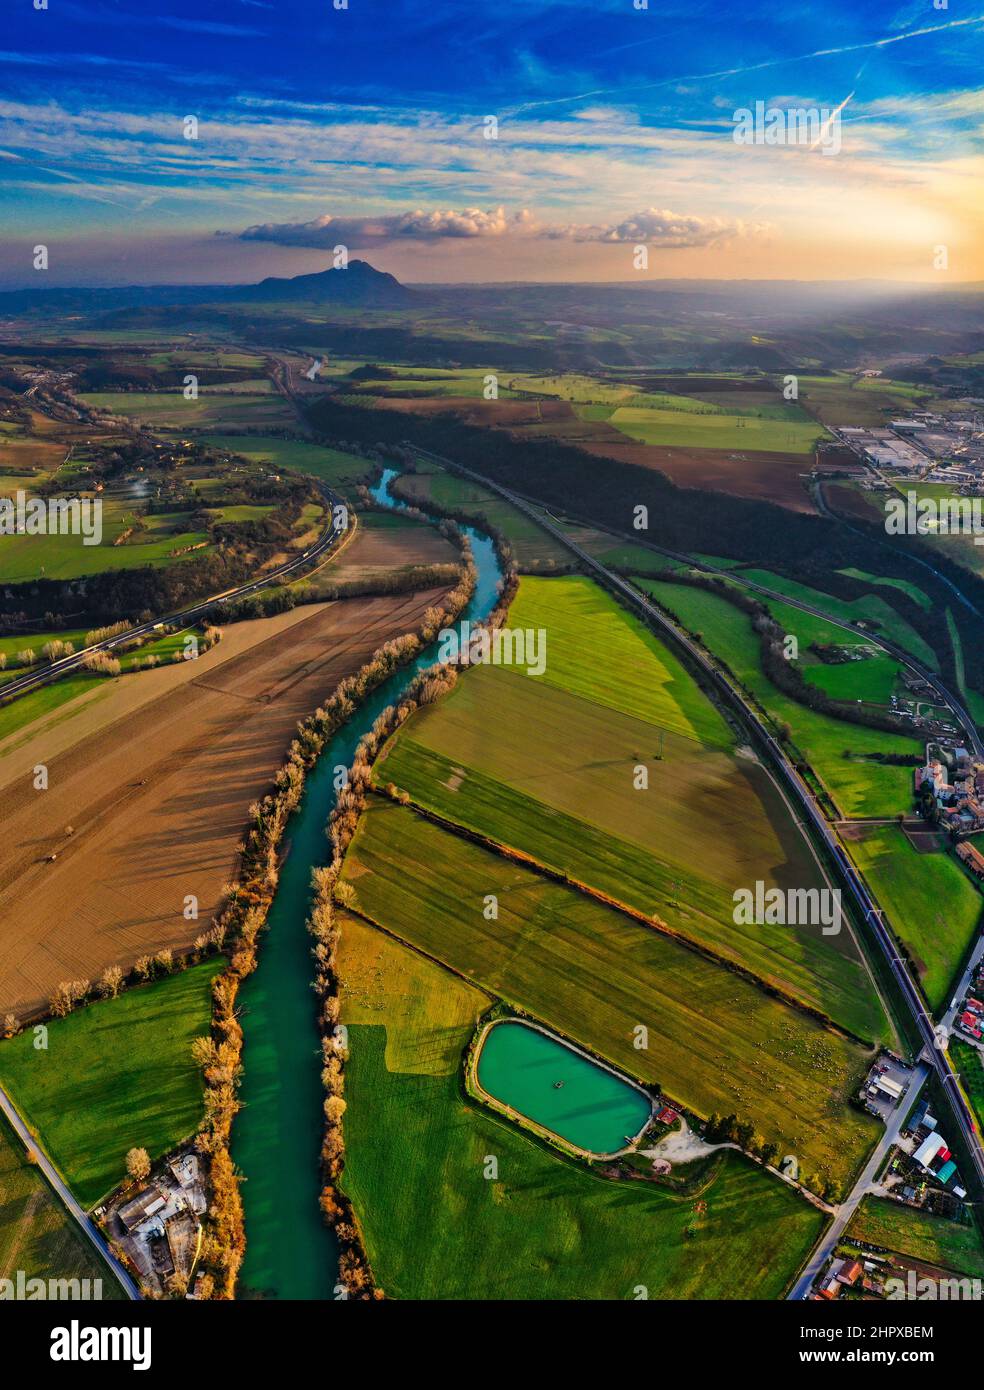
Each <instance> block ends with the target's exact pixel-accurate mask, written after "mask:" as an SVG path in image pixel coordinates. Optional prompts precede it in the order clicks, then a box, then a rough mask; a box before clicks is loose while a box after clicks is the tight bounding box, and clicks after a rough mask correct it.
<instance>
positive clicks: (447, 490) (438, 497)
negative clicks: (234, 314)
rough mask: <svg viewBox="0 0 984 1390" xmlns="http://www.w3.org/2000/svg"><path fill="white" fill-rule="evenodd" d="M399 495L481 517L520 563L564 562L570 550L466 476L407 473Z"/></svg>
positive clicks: (398, 492) (399, 489)
mask: <svg viewBox="0 0 984 1390" xmlns="http://www.w3.org/2000/svg"><path fill="white" fill-rule="evenodd" d="M396 492H397V495H398V496H403V497H404V498H405V499H406V500H407V501H410V502H413V501H417V502H419V503H420V504H422V505H424V506H426V504H427V502H428V501H432V502H435V503H436V504H437V505H438V506H439V507H446V508H449V509H452V510H461V511H464V512H466V513H469V514H470V515H473V516H478V515H481V516H484V517H485V518H486V520H487V521H489V522H490V523H491V525H493V526H495V527H496V528H497V529H498V530H500V531H501V532H502V533H503V535H504V536H506V537H507V538H508V540H509V542H510V543H511V545H512V547H513V549H514V551H515V552H516V560H517V562H518V563H519V564H520V565H531V564H540V563H542V562H544V561H554V562H555V563H556V564H566V563H567V562H568V561H569V560H570V552H569V551H568V550H566V549H565V548H564V546H562V545H561V544H560V543H559V541H555V540H554V539H553V537H552V536H550V535H548V534H547V532H546V531H544V530H543V529H542V528H541V527H539V526H537V524H536V522H535V521H532V520H531V519H530V518H529V517H528V516H525V515H524V514H523V513H522V512H520V511H517V510H516V508H515V507H512V506H510V505H509V503H508V502H506V501H504V500H503V499H502V498H501V497H496V496H495V494H494V493H490V492H487V491H486V489H485V488H483V487H479V486H478V485H477V484H476V483H471V482H469V481H468V480H467V479H466V478H457V477H455V476H454V475H453V474H451V473H445V472H443V471H437V470H435V471H433V472H425V471H423V469H421V471H419V472H417V473H407V474H404V475H403V477H402V478H401V479H400V480H399V481H398V482H397V484H396Z"/></svg>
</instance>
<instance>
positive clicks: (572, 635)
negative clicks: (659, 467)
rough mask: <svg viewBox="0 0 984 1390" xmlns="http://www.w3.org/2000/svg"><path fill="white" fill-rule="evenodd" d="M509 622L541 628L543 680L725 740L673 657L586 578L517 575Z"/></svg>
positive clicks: (717, 717)
mask: <svg viewBox="0 0 984 1390" xmlns="http://www.w3.org/2000/svg"><path fill="white" fill-rule="evenodd" d="M509 626H510V627H511V628H541V627H542V628H545V629H546V630H547V659H546V670H545V672H544V675H543V677H542V680H543V682H544V683H545V684H546V685H550V686H554V687H555V688H557V689H560V690H566V691H569V692H570V693H571V694H573V695H579V696H581V697H582V698H584V699H587V700H591V701H593V702H594V703H595V704H598V705H604V706H605V707H606V708H608V709H614V710H619V711H621V712H622V713H623V714H628V715H632V716H634V717H635V718H637V719H641V720H644V721H645V722H646V723H647V724H653V725H656V726H657V727H659V728H663V729H666V730H668V731H669V732H672V733H677V734H682V735H683V736H684V737H686V738H692V739H696V740H697V741H698V742H700V743H705V744H710V745H713V746H716V747H726V748H730V747H731V745H732V743H733V741H734V740H733V738H732V735H731V731H730V729H729V727H728V725H727V724H726V723H725V721H724V719H723V717H722V716H721V714H719V713H718V710H717V709H716V708H715V706H714V705H712V704H711V702H710V701H709V700H708V699H707V697H706V696H705V695H703V694H702V693H701V691H700V690H699V689H698V687H697V686H696V684H695V683H694V681H693V679H692V678H691V677H690V676H689V675H688V673H687V672H686V671H685V670H684V668H683V667H682V666H681V664H680V662H679V661H678V660H677V658H676V657H675V656H674V655H673V654H672V653H671V652H670V651H669V650H668V649H667V648H666V647H665V646H664V645H663V643H662V642H660V640H659V639H658V638H657V637H656V636H655V635H654V634H653V633H652V632H650V630H649V629H648V628H647V627H646V626H645V624H644V623H642V622H641V621H640V620H639V619H638V618H636V617H634V616H633V615H632V614H630V613H627V612H626V611H625V610H624V609H622V608H621V607H620V606H619V605H618V604H617V603H616V602H615V601H614V599H612V598H611V597H610V595H608V594H607V593H606V592H605V591H604V589H601V588H599V586H598V585H597V584H595V583H593V581H592V580H590V579H582V578H576V579H538V578H535V577H531V578H526V579H524V580H523V581H522V582H521V584H520V588H519V593H518V594H517V595H516V598H515V600H514V602H513V604H512V606H511V608H510V610H509ZM531 679H534V678H531Z"/></svg>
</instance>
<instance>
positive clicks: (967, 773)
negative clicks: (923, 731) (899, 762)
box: [913, 743, 984, 871]
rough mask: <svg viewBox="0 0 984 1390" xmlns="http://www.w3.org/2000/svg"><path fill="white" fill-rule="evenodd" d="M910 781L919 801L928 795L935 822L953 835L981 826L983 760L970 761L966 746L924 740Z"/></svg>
mask: <svg viewBox="0 0 984 1390" xmlns="http://www.w3.org/2000/svg"><path fill="white" fill-rule="evenodd" d="M913 784H914V790H915V794H916V797H917V799H918V800H919V801H921V802H922V801H925V799H926V797H927V793H930V794H931V795H932V797H933V801H934V803H935V807H934V814H935V818H936V820H937V822H938V823H939V824H940V825H941V826H943V827H944V828H945V829H947V830H949V831H950V832H951V833H952V834H953V835H954V837H956V836H963V835H973V834H975V833H976V832H977V831H981V830H984V763H982V762H974V761H972V760H971V756H970V754H969V753H968V751H967V749H966V748H953V749H950V748H944V747H943V746H942V745H940V744H932V743H931V744H927V747H926V762H925V764H924V765H923V766H922V767H917V768H916V769H915V772H914V773H913ZM961 858H964V859H965V860H966V858H967V856H966V854H965V855H962V856H961ZM977 859H980V856H979V855H978V856H977ZM975 863H976V860H975ZM981 868H982V869H984V860H982V862H981ZM975 871H976V870H975Z"/></svg>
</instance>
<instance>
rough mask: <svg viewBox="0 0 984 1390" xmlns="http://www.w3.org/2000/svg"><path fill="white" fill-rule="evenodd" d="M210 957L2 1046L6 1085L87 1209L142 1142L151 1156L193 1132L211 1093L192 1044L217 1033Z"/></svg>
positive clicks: (214, 967)
mask: <svg viewBox="0 0 984 1390" xmlns="http://www.w3.org/2000/svg"><path fill="white" fill-rule="evenodd" d="M222 964H223V962H222V961H221V960H213V961H209V962H207V963H205V964H202V965H199V966H195V967H193V968H192V969H190V970H187V971H184V972H182V973H179V974H176V975H172V976H169V977H168V978H166V979H163V980H159V981H156V982H155V983H153V984H150V985H144V986H142V987H140V988H139V989H133V990H129V991H127V992H126V993H124V994H122V995H120V997H119V998H118V999H114V1000H112V1001H108V1002H104V1003H99V1004H91V1005H89V1006H88V1007H87V1008H85V1009H82V1010H80V1011H79V1012H77V1013H74V1014H70V1015H69V1016H68V1017H67V1018H64V1019H55V1020H52V1022H51V1023H50V1024H49V1025H48V1047H47V1049H46V1050H39V1049H37V1048H35V1046H34V1032H33V1030H30V1029H29V1030H28V1031H27V1032H24V1033H21V1034H19V1036H17V1037H16V1038H12V1039H10V1040H9V1041H8V1042H3V1043H0V1082H2V1083H3V1085H4V1087H5V1088H6V1089H7V1090H8V1091H9V1093H10V1095H11V1097H12V1099H13V1100H14V1102H15V1104H16V1105H17V1108H18V1109H19V1110H20V1112H21V1114H22V1115H23V1116H24V1118H25V1120H26V1121H27V1123H28V1124H29V1125H30V1126H31V1128H32V1129H33V1130H34V1132H35V1133H36V1134H37V1135H38V1137H39V1139H40V1141H41V1143H42V1144H43V1145H44V1148H45V1150H46V1152H47V1153H48V1156H49V1157H50V1158H51V1160H52V1162H53V1163H54V1164H55V1166H56V1167H57V1169H58V1170H59V1172H60V1173H61V1174H62V1176H63V1177H64V1179H65V1181H66V1182H67V1183H68V1185H69V1186H70V1187H71V1189H72V1191H73V1192H74V1193H75V1195H76V1197H77V1198H78V1199H79V1201H80V1202H81V1203H82V1205H83V1206H84V1207H87V1208H88V1207H93V1206H95V1205H96V1203H97V1202H98V1201H99V1200H100V1198H102V1197H104V1196H106V1194H107V1193H108V1192H110V1191H111V1190H112V1189H113V1188H114V1187H116V1186H117V1185H118V1184H119V1183H120V1182H122V1180H123V1178H124V1177H125V1169H124V1159H125V1157H126V1153H127V1150H128V1149H129V1148H131V1147H132V1146H133V1145H137V1146H139V1147H141V1148H145V1149H146V1150H147V1151H148V1153H149V1154H150V1155H151V1157H155V1156H158V1155H160V1154H163V1153H166V1152H167V1151H168V1150H169V1149H171V1148H173V1147H174V1145H175V1144H177V1143H178V1142H179V1141H180V1140H181V1139H184V1138H186V1137H187V1136H188V1135H190V1134H193V1133H194V1131H195V1129H196V1127H197V1125H198V1124H199V1123H200V1121H201V1115H202V1087H201V1078H200V1074H199V1071H198V1068H197V1066H196V1065H195V1063H194V1061H193V1060H192V1057H191V1044H192V1040H193V1039H194V1038H196V1037H198V1036H200V1035H201V1034H203V1033H207V1032H208V1030H209V1019H210V1015H211V994H210V985H211V981H212V979H213V978H214V976H215V975H216V974H217V973H218V971H219V970H220V969H221V968H222Z"/></svg>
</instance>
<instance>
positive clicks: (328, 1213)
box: [308, 537, 519, 1298]
mask: <svg viewBox="0 0 984 1390" xmlns="http://www.w3.org/2000/svg"><path fill="white" fill-rule="evenodd" d="M499 545H500V558H502V560H503V565H504V576H503V583H502V588H501V590H500V595H499V599H498V601H497V603H496V605H495V608H494V609H493V610H492V612H491V613H490V615H489V617H488V619H487V620H486V622H487V625H488V626H489V627H490V628H496V627H499V626H501V625H502V623H503V622H504V621H505V619H506V616H507V614H508V611H509V605H510V604H511V602H512V600H513V598H514V597H515V593H516V588H517V585H518V582H519V578H518V574H517V572H516V567H515V564H514V563H513V561H512V552H511V550H509V547H508V543H507V542H506V541H505V538H504V537H500V538H499ZM442 625H443V624H442ZM457 680H458V669H457V666H456V665H455V664H452V663H447V664H436V665H434V666H431V667H429V668H428V669H427V670H425V671H422V672H420V674H419V675H417V676H416V677H415V679H414V680H413V681H412V682H411V684H410V685H409V686H408V688H407V690H406V692H405V694H404V695H403V697H402V698H401V699H400V701H399V703H398V704H396V705H390V706H388V707H387V708H386V709H385V710H384V711H383V713H382V714H381V715H380V716H379V718H378V719H377V720H376V721H375V723H374V724H373V726H372V729H371V730H370V732H369V733H368V734H366V735H365V736H364V737H363V738H362V739H361V740H360V742H359V745H358V747H357V748H356V751H355V756H354V759H353V761H352V766H351V767H350V768H349V771H348V779H347V784H346V786H345V787H344V788H343V789H342V790H341V791H340V792H339V794H338V796H337V798H336V802H335V806H334V809H333V810H332V812H331V815H330V816H329V818H328V826H327V834H328V840H329V843H330V845H331V859H330V861H329V863H328V864H327V865H326V866H325V867H324V868H318V869H315V871H314V875H313V879H314V889H315V895H314V903H313V906H312V910H311V915H310V917H309V918H308V931H309V932H310V933H311V935H312V937H313V938H314V946H313V947H312V950H311V954H312V956H313V959H314V963H315V979H314V989H315V993H316V994H317V996H318V1000H319V1016H318V1022H319V1028H320V1032H321V1048H322V1063H323V1065H322V1071H321V1080H322V1084H323V1086H324V1089H325V1101H324V1136H323V1139H322V1147H321V1162H322V1190H321V1210H322V1213H323V1215H324V1217H325V1220H326V1221H327V1222H328V1223H329V1224H330V1225H331V1226H332V1227H333V1228H334V1231H335V1235H336V1237H337V1239H338V1241H339V1245H340V1248H341V1255H340V1269H341V1277H342V1279H343V1281H344V1283H345V1284H346V1286H347V1288H348V1289H349V1291H350V1294H351V1295H352V1296H354V1297H356V1298H381V1297H383V1294H382V1290H380V1289H379V1288H377V1287H376V1285H375V1283H374V1281H373V1277H372V1271H371V1269H370V1267H369V1262H368V1258H367V1256H366V1253H365V1250H364V1248H363V1246H362V1241H361V1238H360V1235H359V1229H358V1225H357V1223H356V1220H355V1217H354V1214H353V1212H352V1209H351V1204H350V1203H349V1201H348V1198H347V1197H346V1196H345V1195H344V1193H342V1192H341V1191H340V1190H339V1187H338V1179H339V1177H340V1176H341V1173H342V1169H343V1168H344V1165H345V1136H344V1130H343V1117H344V1114H345V1096H344V1091H345V1066H344V1064H345V1062H346V1060H347V1057H348V1053H347V1049H346V1046H345V1034H344V1032H342V1031H340V1030H339V1022H340V1009H341V1006H340V999H339V984H340V981H339V978H338V974H337V968H336V957H337V950H338V941H339V928H338V923H337V920H336V917H335V904H336V903H337V904H338V905H340V906H341V907H351V906H352V905H353V903H354V901H355V892H354V889H353V888H352V885H351V884H350V883H343V882H340V874H341V870H342V866H343V863H344V859H345V853H346V851H347V849H348V847H349V845H350V844H351V842H352V837H353V836H354V835H355V832H356V830H357V828H358V825H359V820H360V818H361V816H362V813H363V812H364V810H365V806H366V799H367V797H368V795H369V792H370V790H371V787H372V767H373V764H374V763H375V761H376V759H377V757H378V756H379V753H380V752H381V750H382V747H383V745H384V744H385V743H386V741H387V740H388V739H390V738H391V737H392V736H393V734H394V733H395V732H396V731H397V730H398V729H399V728H400V727H401V726H402V725H403V724H404V723H405V722H406V720H407V719H409V717H410V715H411V714H413V713H414V711H415V710H417V709H419V708H420V707H421V706H422V705H428V704H433V703H434V702H435V701H437V700H439V699H441V698H442V697H443V696H444V695H447V694H448V693H449V692H450V691H451V690H453V689H454V687H455V685H456V684H457ZM386 793H387V795H388V796H391V797H393V798H395V799H396V800H399V801H402V802H404V803H406V802H407V801H408V800H409V798H408V797H407V795H406V793H405V792H400V791H399V790H398V789H397V788H396V787H395V786H394V785H393V784H390V785H389V786H388V787H387V789H386Z"/></svg>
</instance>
